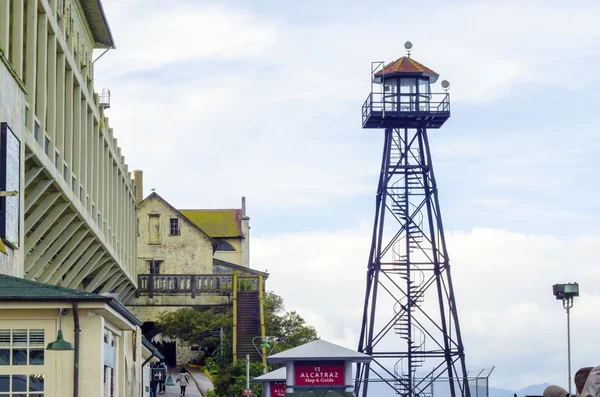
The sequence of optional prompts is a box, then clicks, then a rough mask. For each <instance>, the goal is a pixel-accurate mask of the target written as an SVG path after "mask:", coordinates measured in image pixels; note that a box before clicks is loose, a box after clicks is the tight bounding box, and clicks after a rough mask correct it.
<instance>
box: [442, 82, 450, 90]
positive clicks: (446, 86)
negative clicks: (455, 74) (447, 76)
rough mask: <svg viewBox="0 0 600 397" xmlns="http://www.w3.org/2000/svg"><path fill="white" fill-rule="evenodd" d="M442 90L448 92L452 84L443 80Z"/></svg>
mask: <svg viewBox="0 0 600 397" xmlns="http://www.w3.org/2000/svg"><path fill="white" fill-rule="evenodd" d="M442 88H443V89H444V90H446V91H448V88H450V82H449V81H448V80H442Z"/></svg>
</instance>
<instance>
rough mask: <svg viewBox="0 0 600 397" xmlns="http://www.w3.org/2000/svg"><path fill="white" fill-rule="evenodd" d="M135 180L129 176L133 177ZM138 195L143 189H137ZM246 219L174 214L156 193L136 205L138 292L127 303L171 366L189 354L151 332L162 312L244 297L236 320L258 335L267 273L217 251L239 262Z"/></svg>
mask: <svg viewBox="0 0 600 397" xmlns="http://www.w3.org/2000/svg"><path fill="white" fill-rule="evenodd" d="M136 175H139V174H137V171H134V178H135V177H136ZM138 183H139V177H138ZM137 191H138V192H140V191H142V188H141V187H140V186H138V190H137ZM185 213H187V214H189V215H190V217H188V216H186V215H185ZM244 218H246V219H244ZM248 219H249V218H248V217H246V216H245V214H244V212H243V210H223V211H219V210H209V211H202V210H193V211H192V210H186V211H185V212H184V211H179V210H177V209H176V208H174V207H173V206H172V205H171V204H169V203H168V202H167V201H166V200H165V199H163V198H162V197H161V196H160V195H159V194H157V193H152V194H150V195H149V196H148V197H146V198H145V199H144V200H142V201H141V202H139V203H138V248H137V252H138V260H137V274H138V290H137V292H136V294H135V296H133V297H131V298H130V299H129V300H128V301H127V302H126V304H127V306H128V308H129V309H130V310H131V311H132V312H133V313H135V314H136V315H137V316H138V317H139V318H140V319H141V320H142V321H144V335H146V336H147V337H148V338H150V339H152V340H153V342H163V343H164V344H165V346H167V347H166V348H165V349H167V350H163V353H164V354H165V356H166V359H167V363H168V364H169V365H170V366H175V365H176V364H177V365H179V364H185V363H187V362H188V361H189V360H191V359H192V358H193V356H194V352H193V351H192V350H191V346H189V345H187V344H185V343H183V342H181V341H172V340H170V339H169V338H164V337H163V336H162V335H161V334H160V330H158V329H155V328H154V323H155V322H156V320H157V319H158V317H159V315H160V313H162V312H168V311H175V310H178V309H180V308H183V307H200V306H204V307H206V306H216V305H227V306H230V305H234V306H236V305H235V303H236V302H237V298H238V297H241V299H245V298H248V299H249V300H250V301H249V302H248V305H249V307H250V309H249V311H248V312H240V316H243V315H245V314H247V318H242V319H241V321H242V323H244V321H245V320H250V321H251V324H249V325H248V324H245V325H247V326H248V327H249V329H250V330H251V332H252V333H253V336H257V335H261V329H260V320H259V319H258V316H259V314H260V313H259V310H260V309H259V301H260V297H262V291H263V290H264V280H265V279H266V278H267V277H268V274H266V273H264V272H260V271H257V270H254V269H250V268H249V267H245V266H241V265H239V264H236V263H232V262H228V261H226V260H223V259H219V256H220V255H219V254H220V253H221V251H219V249H220V248H222V247H226V248H227V250H225V251H223V252H222V253H223V254H224V255H230V256H228V257H227V256H226V257H227V258H229V259H237V260H239V261H240V262H241V261H242V252H241V250H242V248H243V246H244V243H243V241H242V240H244V241H247V240H248V239H247V237H246V238H245V237H243V235H242V231H243V230H244V227H243V226H242V222H246V225H247V222H248ZM200 225H204V226H205V227H207V228H208V230H209V231H210V233H212V234H215V235H216V237H213V236H212V235H210V233H209V232H207V231H206V230H204V228H202V227H200ZM246 228H247V226H246ZM246 236H247V234H246ZM230 247H232V248H233V249H234V250H233V251H232V250H231V249H232V248H230ZM236 247H237V249H236ZM221 257H223V256H221ZM234 286H235V287H234ZM240 286H243V289H244V291H243V292H240V291H239V289H240ZM259 291H260V296H259ZM244 294H245V295H244ZM242 295H244V296H242ZM252 316H254V317H253V318H252ZM241 339H242V338H240V340H241ZM245 344H250V347H249V349H248V350H249V351H250V352H251V353H252V352H253V351H254V350H255V349H254V348H252V346H251V343H250V342H248V341H245Z"/></svg>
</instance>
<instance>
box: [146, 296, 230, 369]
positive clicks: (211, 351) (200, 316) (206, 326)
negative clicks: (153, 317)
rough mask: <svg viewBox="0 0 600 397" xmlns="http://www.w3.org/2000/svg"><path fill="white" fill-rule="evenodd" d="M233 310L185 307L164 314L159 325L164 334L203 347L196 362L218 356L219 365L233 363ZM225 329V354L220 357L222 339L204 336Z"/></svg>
mask: <svg viewBox="0 0 600 397" xmlns="http://www.w3.org/2000/svg"><path fill="white" fill-rule="evenodd" d="M231 312H232V311H231V308H222V307H215V308H210V309H200V308H183V309H179V310H177V311H175V312H165V313H161V314H160V316H159V317H158V321H157V324H156V326H157V327H159V328H160V329H161V330H162V332H163V334H165V335H167V336H170V337H173V338H179V339H181V340H184V341H186V342H188V343H190V344H192V345H196V346H198V347H199V349H200V350H199V353H198V357H197V358H196V359H195V362H196V363H199V364H201V363H202V362H203V361H204V360H205V358H207V357H212V356H216V357H217V358H218V359H219V360H218V361H219V364H222V365H226V364H227V363H229V362H231V359H232V354H231V334H232V328H233V319H232V314H231ZM221 327H222V328H223V334H224V341H223V354H219V347H220V338H219V337H204V336H203V335H202V334H203V333H204V332H207V331H211V330H216V329H220V328H221Z"/></svg>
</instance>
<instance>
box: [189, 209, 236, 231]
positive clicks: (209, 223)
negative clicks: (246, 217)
mask: <svg viewBox="0 0 600 397" xmlns="http://www.w3.org/2000/svg"><path fill="white" fill-rule="evenodd" d="M179 212H181V214H183V216H185V217H186V218H188V219H189V220H190V221H191V222H192V223H194V225H196V226H198V227H199V228H200V229H202V230H204V232H206V234H208V235H209V236H210V237H212V238H225V237H243V236H244V235H243V233H242V225H241V222H242V210H239V209H227V210H179Z"/></svg>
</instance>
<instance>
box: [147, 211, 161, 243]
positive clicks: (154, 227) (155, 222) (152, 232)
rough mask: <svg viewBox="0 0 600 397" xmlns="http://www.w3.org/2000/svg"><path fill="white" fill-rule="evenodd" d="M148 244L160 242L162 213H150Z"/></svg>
mask: <svg viewBox="0 0 600 397" xmlns="http://www.w3.org/2000/svg"><path fill="white" fill-rule="evenodd" d="M148 244H160V215H150V218H149V222H148Z"/></svg>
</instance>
